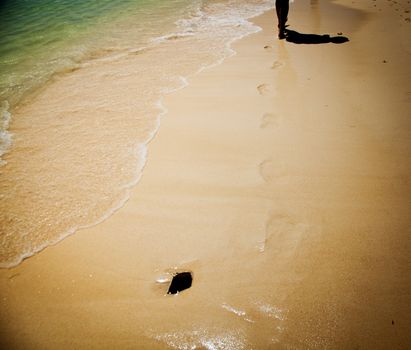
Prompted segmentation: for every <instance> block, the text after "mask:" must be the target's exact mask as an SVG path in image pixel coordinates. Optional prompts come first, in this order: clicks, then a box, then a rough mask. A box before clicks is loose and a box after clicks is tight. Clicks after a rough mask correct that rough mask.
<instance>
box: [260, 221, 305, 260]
mask: <svg viewBox="0 0 411 350" xmlns="http://www.w3.org/2000/svg"><path fill="white" fill-rule="evenodd" d="M307 231H308V225H307V224H305V223H303V222H300V221H298V220H296V219H295V218H293V217H292V216H290V215H284V214H275V215H271V216H270V217H269V218H268V220H267V223H266V227H265V239H264V241H262V242H260V247H259V248H260V252H264V251H266V250H268V249H270V251H274V252H275V256H276V257H277V258H279V259H281V260H282V261H283V262H284V259H287V258H288V259H289V258H291V257H293V256H294V255H295V253H296V251H297V248H298V246H299V245H300V243H301V241H302V239H303V236H304V234H305V233H306V232H307Z"/></svg>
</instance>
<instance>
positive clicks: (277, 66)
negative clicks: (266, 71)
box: [271, 61, 284, 69]
mask: <svg viewBox="0 0 411 350" xmlns="http://www.w3.org/2000/svg"><path fill="white" fill-rule="evenodd" d="M282 66H284V63H283V62H280V61H274V63H273V65H272V66H271V69H277V68H281V67H282Z"/></svg>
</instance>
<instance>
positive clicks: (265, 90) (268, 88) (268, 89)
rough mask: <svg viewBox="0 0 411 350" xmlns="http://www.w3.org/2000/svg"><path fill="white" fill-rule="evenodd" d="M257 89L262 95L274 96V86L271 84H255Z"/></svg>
mask: <svg viewBox="0 0 411 350" xmlns="http://www.w3.org/2000/svg"><path fill="white" fill-rule="evenodd" d="M257 90H258V92H259V94H260V95H262V96H274V95H275V91H274V86H273V85H271V84H260V85H258V86H257Z"/></svg>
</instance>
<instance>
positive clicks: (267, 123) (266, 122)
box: [260, 113, 280, 129]
mask: <svg viewBox="0 0 411 350" xmlns="http://www.w3.org/2000/svg"><path fill="white" fill-rule="evenodd" d="M279 122H280V117H279V116H277V115H275V114H273V113H264V115H263V117H262V118H261V123H260V128H261V129H265V128H267V127H274V126H278V124H279Z"/></svg>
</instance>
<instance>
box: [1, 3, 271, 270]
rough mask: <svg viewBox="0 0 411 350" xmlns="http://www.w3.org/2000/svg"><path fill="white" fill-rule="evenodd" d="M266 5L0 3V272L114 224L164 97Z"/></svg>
mask: <svg viewBox="0 0 411 350" xmlns="http://www.w3.org/2000/svg"><path fill="white" fill-rule="evenodd" d="M272 6H273V2H272V1H268V0H250V1H245V0H221V1H219V0H204V1H202V0H168V1H166V0H135V1H132V0H110V1H109V0H89V1H84V0H83V1H80V0H14V1H2V2H0V157H1V163H0V246H1V250H0V252H1V253H0V266H1V267H11V266H15V265H17V264H18V263H20V262H21V261H22V260H23V259H24V258H26V257H29V256H31V255H33V254H34V253H36V252H39V251H41V250H42V249H44V248H45V247H47V246H48V245H51V244H55V243H57V242H59V241H60V240H62V239H63V238H64V237H67V236H68V235H69V234H72V233H74V232H76V231H77V230H78V229H80V228H84V227H88V226H91V225H95V224H97V223H99V222H101V221H103V220H104V219H105V218H107V217H109V216H110V215H111V214H112V213H113V212H114V211H115V210H117V209H118V208H120V207H121V206H122V205H123V204H124V203H125V202H126V200H127V199H128V193H129V190H130V188H132V187H133V186H134V185H135V184H137V182H138V181H139V179H140V177H141V175H142V172H143V168H144V164H145V161H146V154H147V145H148V143H149V141H150V140H151V139H152V138H153V137H154V136H155V134H156V132H157V130H158V128H159V127H161V117H162V116H164V115H165V114H166V106H163V105H162V102H161V101H162V97H163V96H164V95H165V94H169V93H172V92H173V91H176V90H178V89H180V88H183V87H185V86H187V85H188V84H189V81H190V77H191V76H193V75H194V74H197V73H198V72H200V71H201V70H202V69H205V68H207V67H210V66H212V65H214V64H218V63H220V62H221V61H222V60H223V59H224V58H226V57H228V56H230V55H232V54H234V52H233V51H232V50H231V49H230V44H231V43H232V42H233V41H234V40H237V39H240V38H241V37H243V36H245V35H248V34H251V33H253V32H256V31H258V30H259V28H258V27H256V26H255V25H253V24H252V23H251V22H249V21H248V19H249V18H251V17H253V16H256V15H258V14H261V13H263V12H264V11H266V10H268V9H270V8H271V7H272Z"/></svg>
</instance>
